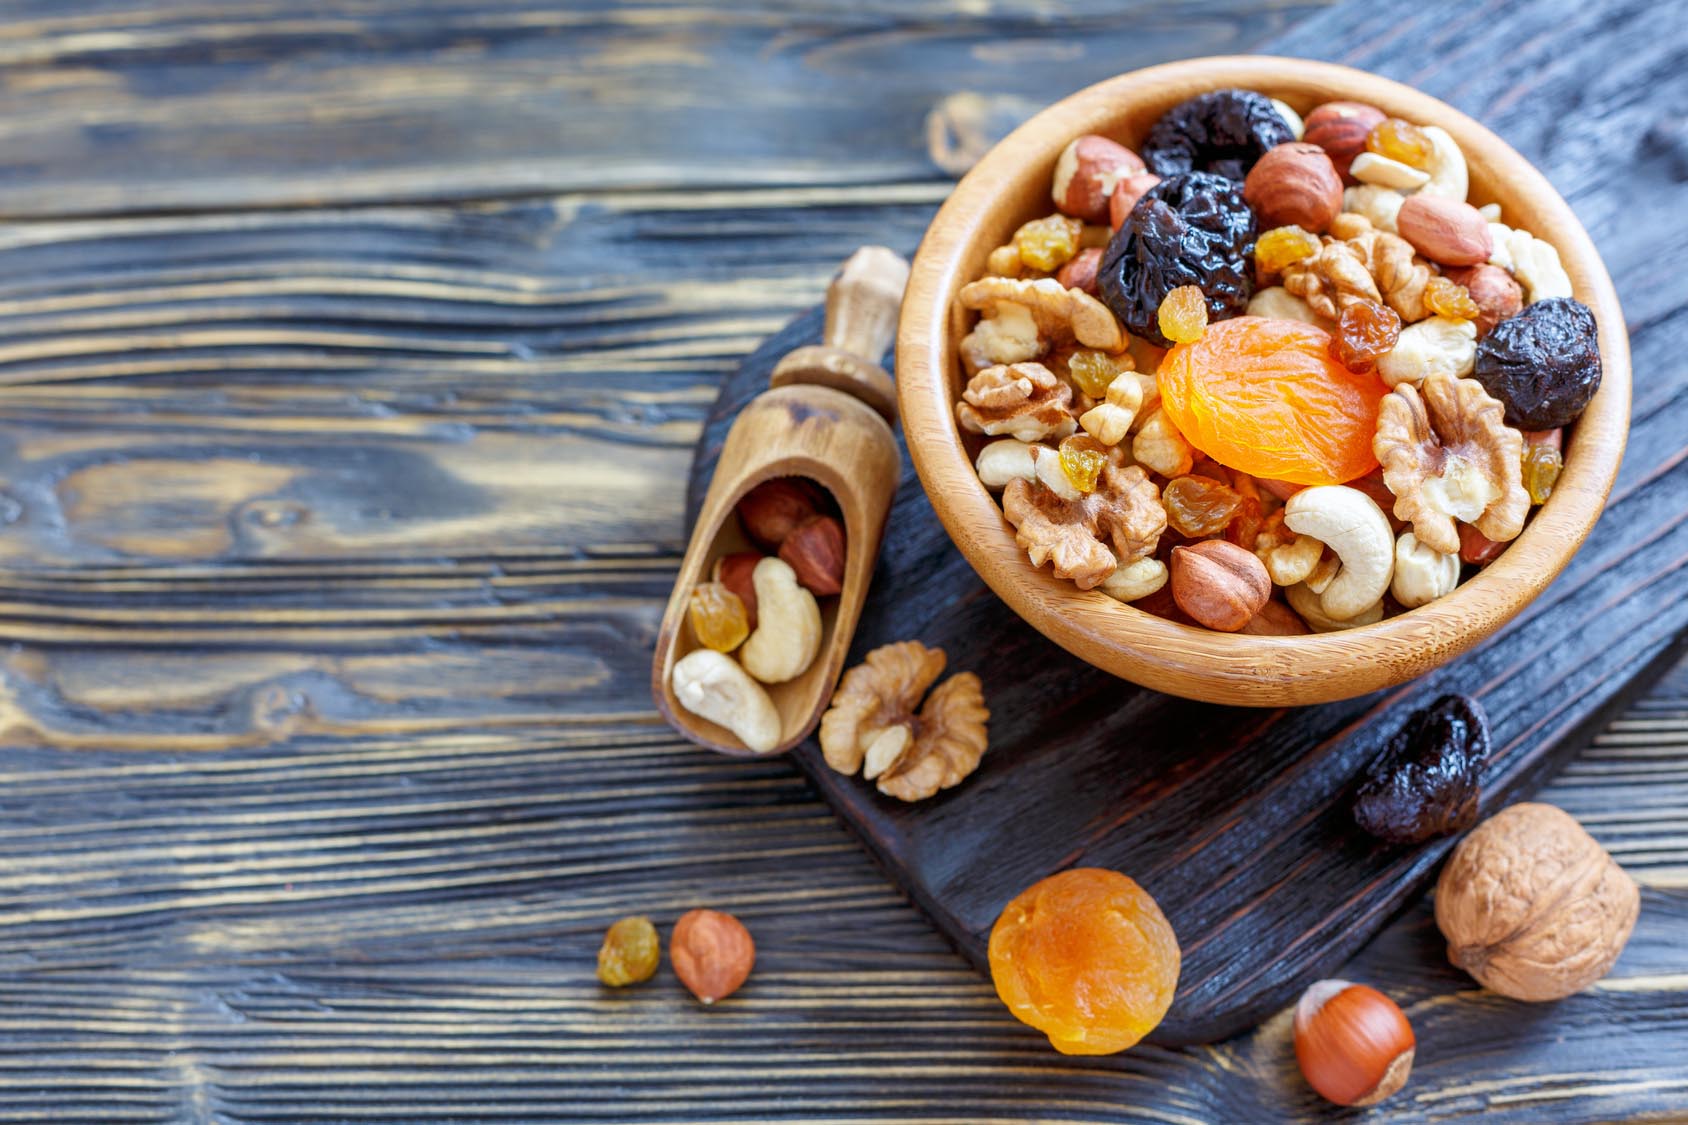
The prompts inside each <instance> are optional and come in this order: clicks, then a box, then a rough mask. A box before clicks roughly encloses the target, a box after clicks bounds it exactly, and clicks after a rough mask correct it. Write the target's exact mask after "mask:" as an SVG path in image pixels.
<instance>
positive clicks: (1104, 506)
mask: <svg viewBox="0 0 1688 1125" xmlns="http://www.w3.org/2000/svg"><path fill="white" fill-rule="evenodd" d="M1002 512H1003V515H1005V516H1006V517H1007V518H1008V522H1009V523H1011V524H1013V525H1014V529H1015V536H1014V538H1015V541H1016V542H1018V543H1019V545H1020V547H1021V548H1022V549H1023V550H1025V551H1026V552H1027V554H1028V555H1029V556H1030V557H1031V561H1032V565H1033V566H1042V565H1043V564H1044V563H1046V562H1048V563H1053V564H1054V569H1055V576H1056V577H1057V578H1066V579H1070V580H1071V581H1072V582H1073V583H1074V584H1075V585H1077V586H1078V588H1079V589H1081V590H1089V589H1091V588H1093V587H1095V586H1098V585H1100V584H1101V583H1102V582H1103V580H1105V579H1106V578H1107V577H1108V576H1109V575H1110V574H1112V573H1113V572H1114V571H1115V570H1116V569H1117V568H1119V567H1120V566H1122V565H1124V564H1125V563H1129V562H1135V561H1136V560H1138V559H1140V558H1144V557H1146V556H1148V555H1151V554H1153V553H1154V550H1155V545H1156V544H1157V543H1158V542H1159V541H1160V536H1161V532H1163V531H1165V530H1166V509H1165V508H1163V507H1161V502H1160V490H1159V489H1158V488H1156V487H1155V482H1154V481H1152V480H1150V479H1149V475H1148V474H1147V473H1145V472H1144V471H1143V469H1142V467H1141V466H1138V465H1124V466H1122V465H1119V464H1117V463H1115V462H1114V461H1112V460H1110V461H1109V463H1108V464H1106V465H1104V466H1103V467H1102V472H1101V475H1100V476H1099V477H1098V478H1097V481H1096V488H1095V491H1093V492H1089V493H1081V494H1080V495H1079V496H1078V498H1077V499H1063V498H1062V497H1060V496H1059V495H1057V494H1056V493H1055V492H1053V491H1052V490H1051V489H1049V488H1048V487H1046V486H1044V485H1043V484H1041V483H1039V484H1027V483H1026V482H1025V481H1023V480H1013V481H1009V482H1008V487H1007V488H1006V489H1005V490H1004V491H1003V494H1002ZM1104 540H1106V543H1104ZM1110 546H1111V547H1112V548H1113V549H1112V550H1110V549H1109V547H1110Z"/></svg>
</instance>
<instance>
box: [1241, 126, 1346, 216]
mask: <svg viewBox="0 0 1688 1125" xmlns="http://www.w3.org/2000/svg"><path fill="white" fill-rule="evenodd" d="M1243 198H1244V199H1245V200H1247V201H1248V205H1249V206H1250V207H1253V208H1254V209H1255V211H1257V212H1258V213H1259V215H1260V224H1261V226H1262V227H1283V226H1289V225H1291V224H1294V225H1295V226H1298V227H1302V228H1304V229H1306V230H1310V231H1312V232H1313V233H1315V234H1318V233H1321V232H1323V231H1326V230H1329V229H1330V224H1331V220H1332V219H1335V218H1336V216H1337V215H1338V214H1340V213H1341V211H1342V177H1341V176H1339V175H1337V174H1336V167H1335V165H1333V164H1332V163H1331V160H1330V157H1328V156H1326V155H1325V150H1324V149H1322V148H1320V147H1319V146H1318V145H1315V144H1307V143H1306V142H1304V141H1291V142H1289V143H1288V144H1281V145H1278V146H1277V147H1275V148H1272V149H1269V150H1268V151H1267V153H1266V155H1265V156H1262V157H1261V158H1260V159H1259V160H1258V161H1256V162H1255V165H1254V167H1253V168H1251V169H1250V170H1249V173H1248V179H1246V180H1244V181H1243Z"/></svg>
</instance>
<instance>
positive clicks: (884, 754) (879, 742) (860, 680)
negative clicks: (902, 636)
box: [820, 641, 990, 801]
mask: <svg viewBox="0 0 1688 1125" xmlns="http://www.w3.org/2000/svg"><path fill="white" fill-rule="evenodd" d="M944 663H945V656H944V650H943V649H941V648H927V647H926V646H925V645H923V644H921V643H920V642H919V641H898V642H897V643H896V644H889V645H884V646H882V647H880V648H876V649H874V650H873V651H872V652H870V653H868V654H867V658H866V659H865V660H864V661H863V662H862V663H860V664H858V665H856V666H855V667H854V668H852V669H850V670H849V671H848V672H846V673H844V678H843V679H842V680H841V681H839V684H838V691H837V693H836V694H834V695H833V697H832V706H831V707H830V708H828V709H827V712H826V714H825V715H822V716H821V727H820V740H821V753H822V754H823V755H824V756H825V757H826V764H827V765H829V766H831V767H832V768H833V769H835V770H837V771H838V772H839V773H842V774H846V775H849V774H854V773H855V772H856V771H857V770H861V771H862V775H863V776H864V777H866V778H867V779H868V780H869V781H874V782H877V784H878V786H879V791H880V792H881V793H884V794H885V795H886V796H888V797H895V798H897V799H898V800H900V801H920V800H924V799H925V798H927V797H930V796H932V795H933V794H934V793H936V792H938V791H939V790H940V789H949V788H951V787H952V786H955V785H959V784H960V783H961V782H962V781H963V780H965V779H966V778H967V776H968V775H969V774H971V773H972V772H973V771H974V770H976V769H978V768H979V759H980V758H982V757H984V754H985V745H986V741H987V731H986V727H985V722H986V720H987V719H989V718H990V711H989V710H988V709H987V708H986V707H985V698H984V693H983V692H982V690H981V689H980V685H979V677H978V676H975V675H974V674H973V673H971V672H959V673H957V674H956V675H953V676H951V677H950V678H949V679H947V680H945V681H944V682H943V683H941V684H939V685H938V686H937V688H936V689H934V690H933V691H932V694H931V695H929V696H928V695H926V689H927V688H929V687H931V686H932V684H933V682H934V681H936V680H937V678H938V677H939V676H940V675H942V674H943V671H944ZM922 696H926V703H925V706H922V707H920V710H919V711H918V712H916V710H915V707H916V706H917V705H919V704H920V700H921V697H922Z"/></svg>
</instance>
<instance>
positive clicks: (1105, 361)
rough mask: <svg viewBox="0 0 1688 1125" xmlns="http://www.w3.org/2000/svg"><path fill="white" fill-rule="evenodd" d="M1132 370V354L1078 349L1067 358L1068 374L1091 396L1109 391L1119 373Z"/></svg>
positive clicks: (1098, 396)
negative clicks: (1111, 353) (1113, 353)
mask: <svg viewBox="0 0 1688 1125" xmlns="http://www.w3.org/2000/svg"><path fill="white" fill-rule="evenodd" d="M1130 370H1131V357H1130V356H1117V355H1109V354H1108V353H1107V352H1092V351H1076V352H1074V353H1073V354H1072V355H1071V356H1069V357H1068V358H1067V374H1068V375H1071V376H1072V380H1073V384H1074V385H1075V386H1077V387H1078V389H1079V390H1081V391H1083V392H1084V393H1085V394H1087V395H1089V396H1090V397H1091V398H1101V397H1103V396H1104V395H1106V394H1107V393H1108V385H1109V384H1110V383H1112V382H1113V381H1114V379H1115V377H1117V376H1118V375H1120V374H1121V373H1123V372H1126V371H1130Z"/></svg>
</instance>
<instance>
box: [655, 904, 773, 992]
mask: <svg viewBox="0 0 1688 1125" xmlns="http://www.w3.org/2000/svg"><path fill="white" fill-rule="evenodd" d="M668 959H669V961H670V962H672V963H673V965H674V975H675V976H677V977H679V978H680V983H681V984H683V985H685V986H686V987H687V988H689V989H691V992H692V995H693V996H696V997H697V998H698V999H699V1000H702V1001H703V1002H704V1003H705V1004H713V1003H715V1001H717V1000H723V999H725V998H727V997H728V996H731V995H732V994H733V993H734V992H736V991H738V987H739V985H741V984H743V983H744V981H745V978H746V977H748V976H750V970H751V968H752V967H754V966H755V964H756V943H755V942H754V941H752V940H751V937H750V931H749V930H747V929H745V928H744V923H743V922H740V921H739V920H738V919H737V918H734V917H733V916H732V915H731V914H723V913H721V912H720V911H719V910H689V911H687V912H686V913H684V914H682V915H680V920H679V921H678V922H675V923H674V933H673V935H672V936H671V937H670V938H669V940H668Z"/></svg>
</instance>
